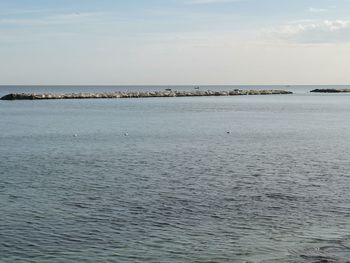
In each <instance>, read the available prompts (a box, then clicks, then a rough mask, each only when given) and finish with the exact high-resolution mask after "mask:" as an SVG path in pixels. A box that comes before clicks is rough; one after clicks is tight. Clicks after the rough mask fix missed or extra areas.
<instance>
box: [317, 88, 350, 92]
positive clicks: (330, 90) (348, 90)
mask: <svg viewBox="0 0 350 263" xmlns="http://www.w3.org/2000/svg"><path fill="white" fill-rule="evenodd" d="M310 92H314V93H345V92H350V89H314V90H311V91H310Z"/></svg>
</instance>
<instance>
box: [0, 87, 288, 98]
mask: <svg viewBox="0 0 350 263" xmlns="http://www.w3.org/2000/svg"><path fill="white" fill-rule="evenodd" d="M277 94H293V93H292V92H290V91H285V90H237V89H235V90H231V91H211V90H207V91H199V90H197V91H151V92H137V91H136V92H135V91H132V92H110V93H65V94H54V93H43V94H36V93H11V94H8V95H5V96H3V97H2V98H1V99H2V100H49V99H115V98H152V97H195V96H241V95H277Z"/></svg>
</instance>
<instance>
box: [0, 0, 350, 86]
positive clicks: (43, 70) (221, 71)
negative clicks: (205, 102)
mask: <svg viewBox="0 0 350 263" xmlns="http://www.w3.org/2000/svg"><path fill="white" fill-rule="evenodd" d="M349 70H350V0H0V85H183V84H184V85H187V84H190V85H192V84H193V85H204V84H212V85H275V84H276V85H308V84H309V85H310V84H314V85H319V84H325V85H326V84H328V85H331V84H350V74H349V72H348V71H349Z"/></svg>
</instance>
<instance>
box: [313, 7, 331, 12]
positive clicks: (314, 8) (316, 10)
mask: <svg viewBox="0 0 350 263" xmlns="http://www.w3.org/2000/svg"><path fill="white" fill-rule="evenodd" d="M327 11H328V9H327V8H316V7H310V8H309V12H310V13H324V12H327Z"/></svg>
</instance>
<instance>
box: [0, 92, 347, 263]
mask: <svg viewBox="0 0 350 263" xmlns="http://www.w3.org/2000/svg"><path fill="white" fill-rule="evenodd" d="M164 88H165V87H40V88H34V87H8V88H6V87H0V95H4V94H6V93H9V92H22V91H35V92H44V91H56V92H71V91H74V92H78V91H81V90H82V91H85V90H86V91H99V90H103V91H111V90H117V89H119V90H120V89H133V90H135V89H143V90H145V89H147V90H156V89H164ZM191 88H193V87H177V88H176V89H179V90H183V89H191ZM273 88H276V87H273ZM279 88H283V87H279ZM313 88H315V87H305V86H304V87H301V86H300V87H288V88H285V89H288V90H292V91H294V92H296V94H294V95H275V96H242V97H197V98H147V99H124V100H117V99H114V100H113V99H112V100H108V99H106V100H61V101H0V262H237V263H238V262H239V263H243V262H257V263H263V262H264V263H270V262H282V263H283V262H291V263H303V262H305V263H306V262H315V263H316V262H344V263H345V262H350V191H349V189H350V172H349V171H350V162H349V160H350V140H349V138H350V95H347V94H336V95H330V94H310V93H308V92H307V91H309V90H311V89H313ZM209 89H221V90H226V89H229V88H227V87H209ZM227 131H229V132H230V133H229V134H228V133H227Z"/></svg>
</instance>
